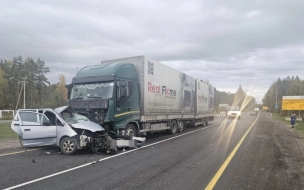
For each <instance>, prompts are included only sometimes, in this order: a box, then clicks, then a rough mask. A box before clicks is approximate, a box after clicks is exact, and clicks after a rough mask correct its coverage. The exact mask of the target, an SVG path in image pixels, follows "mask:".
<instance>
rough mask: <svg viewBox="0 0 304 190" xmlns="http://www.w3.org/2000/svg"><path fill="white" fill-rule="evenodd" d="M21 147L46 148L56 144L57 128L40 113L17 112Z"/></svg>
mask: <svg viewBox="0 0 304 190" xmlns="http://www.w3.org/2000/svg"><path fill="white" fill-rule="evenodd" d="M18 115H19V117H20V129H21V133H22V135H21V138H22V139H23V146H46V145H54V144H56V138H57V136H56V131H57V126H56V125H54V124H52V123H51V122H50V121H49V120H48V118H47V117H46V116H45V115H44V114H41V113H37V112H26V111H19V112H18Z"/></svg>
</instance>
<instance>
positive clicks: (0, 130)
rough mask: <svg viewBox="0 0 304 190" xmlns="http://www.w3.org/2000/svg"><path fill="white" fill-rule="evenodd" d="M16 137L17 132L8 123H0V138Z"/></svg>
mask: <svg viewBox="0 0 304 190" xmlns="http://www.w3.org/2000/svg"><path fill="white" fill-rule="evenodd" d="M13 138H18V135H17V133H15V131H13V130H12V129H11V124H10V123H0V139H13Z"/></svg>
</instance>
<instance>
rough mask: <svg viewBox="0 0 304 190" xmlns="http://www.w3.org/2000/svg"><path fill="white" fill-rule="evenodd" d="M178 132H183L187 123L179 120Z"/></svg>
mask: <svg viewBox="0 0 304 190" xmlns="http://www.w3.org/2000/svg"><path fill="white" fill-rule="evenodd" d="M177 130H178V132H179V133H181V132H183V131H184V130H185V124H184V122H183V121H179V122H178V128H177Z"/></svg>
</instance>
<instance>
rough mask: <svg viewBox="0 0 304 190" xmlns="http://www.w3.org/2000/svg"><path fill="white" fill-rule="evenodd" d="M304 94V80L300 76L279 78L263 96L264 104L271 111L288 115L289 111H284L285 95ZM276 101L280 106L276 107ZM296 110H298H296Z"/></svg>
mask: <svg viewBox="0 0 304 190" xmlns="http://www.w3.org/2000/svg"><path fill="white" fill-rule="evenodd" d="M303 94H304V81H303V80H301V79H300V77H298V76H295V77H294V76H292V77H290V76H287V77H286V78H283V79H281V78H278V80H277V81H275V82H274V83H272V84H271V85H270V87H269V89H268V91H267V93H266V94H265V96H264V98H263V105H264V106H267V107H268V108H269V111H270V112H281V114H282V115H286V114H287V112H288V111H282V110H281V109H282V98H283V96H301V95H303ZM276 101H277V104H278V108H277V109H276V108H275V105H276ZM294 111H296V110H294Z"/></svg>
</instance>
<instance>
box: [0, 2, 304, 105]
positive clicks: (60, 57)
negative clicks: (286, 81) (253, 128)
mask: <svg viewBox="0 0 304 190" xmlns="http://www.w3.org/2000/svg"><path fill="white" fill-rule="evenodd" d="M303 11H304V2H303V1H288V0H285V1H284V0H280V1H275V0H255V1H236V0H234V1H195V0H193V1H175V0H174V1H173V0H171V1H99V0H91V1H79V0H73V1H72V0H70V1H61V0H49V1H40V0H39V1H38V0H36V1H34V0H22V1H21V0H19V1H18V0H16V1H10V0H6V1H2V2H1V6H0V26H1V29H0V58H1V59H11V58H12V57H13V56H18V55H22V56H24V57H26V56H30V57H33V58H34V59H37V58H38V57H40V58H41V59H42V60H44V61H45V62H46V65H47V66H48V67H50V68H51V73H49V74H48V77H49V79H50V81H51V82H52V83H55V82H57V81H58V75H59V74H60V73H63V74H64V75H65V76H66V78H67V82H70V81H71V79H72V77H73V76H74V75H75V72H76V71H77V68H79V69H80V68H81V67H84V66H86V65H92V64H99V63H100V61H101V60H106V59H115V58H122V57H130V56H136V55H146V56H149V57H151V58H154V59H156V60H158V61H161V62H163V63H165V64H167V65H169V66H171V67H173V68H176V69H178V70H181V71H184V72H186V73H188V74H191V75H193V76H195V77H196V78H200V79H204V80H206V79H208V80H210V82H211V83H212V84H214V86H216V87H217V89H219V90H224V91H231V92H235V91H236V89H237V88H238V86H239V85H242V86H243V88H244V89H246V91H248V93H250V94H252V95H254V96H255V97H256V99H257V100H258V102H261V99H262V96H263V95H264V93H265V92H266V90H267V89H268V87H269V85H270V84H271V83H273V81H274V80H276V79H277V78H279V77H281V78H284V77H286V76H287V75H298V76H300V77H302V76H303V75H302V73H301V70H302V69H304V68H303V67H304V63H303V62H302V60H303V57H304V40H303V31H304V25H303V24H302V20H301V18H302V14H303Z"/></svg>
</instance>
